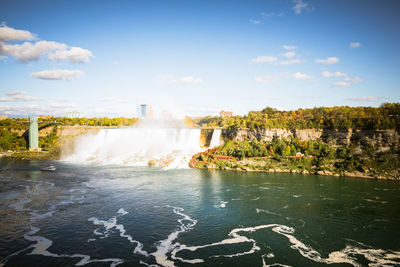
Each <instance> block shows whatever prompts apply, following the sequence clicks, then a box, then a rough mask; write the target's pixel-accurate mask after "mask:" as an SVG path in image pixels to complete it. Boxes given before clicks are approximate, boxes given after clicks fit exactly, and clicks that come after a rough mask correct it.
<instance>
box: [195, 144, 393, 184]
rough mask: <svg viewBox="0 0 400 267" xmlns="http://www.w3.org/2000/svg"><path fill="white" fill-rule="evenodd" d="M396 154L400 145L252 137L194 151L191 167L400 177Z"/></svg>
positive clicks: (388, 177)
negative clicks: (362, 146)
mask: <svg viewBox="0 0 400 267" xmlns="http://www.w3.org/2000/svg"><path fill="white" fill-rule="evenodd" d="M399 153H400V148H399V147H392V148H391V149H390V150H389V151H380V150H379V148H375V147H372V146H369V147H366V148H365V149H360V148H357V147H355V146H335V145H332V144H329V143H324V142H322V141H301V140H298V139H296V138H291V139H279V138H273V140H272V141H270V142H266V141H258V140H257V139H253V140H252V141H227V142H226V143H225V144H224V145H222V146H220V147H217V148H214V149H210V150H207V151H205V152H202V153H199V154H196V155H194V156H193V158H192V159H191V161H190V167H193V168H207V169H223V170H239V171H262V172H292V173H304V174H310V173H313V174H321V175H336V176H356V177H367V178H385V179H400V158H399V156H398V155H399Z"/></svg>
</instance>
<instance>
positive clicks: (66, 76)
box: [31, 70, 84, 81]
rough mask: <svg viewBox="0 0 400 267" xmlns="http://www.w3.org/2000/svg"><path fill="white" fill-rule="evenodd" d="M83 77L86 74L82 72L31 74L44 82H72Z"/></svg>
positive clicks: (67, 71)
mask: <svg viewBox="0 0 400 267" xmlns="http://www.w3.org/2000/svg"><path fill="white" fill-rule="evenodd" d="M83 75H84V73H83V72H82V71H80V70H44V71H39V72H34V73H31V77H35V78H39V79H43V80H64V81H71V80H74V79H76V78H79V77H81V76H83Z"/></svg>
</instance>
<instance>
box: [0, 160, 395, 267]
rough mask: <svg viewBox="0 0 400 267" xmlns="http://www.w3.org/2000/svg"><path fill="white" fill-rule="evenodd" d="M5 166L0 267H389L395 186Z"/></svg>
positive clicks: (201, 172)
mask: <svg viewBox="0 0 400 267" xmlns="http://www.w3.org/2000/svg"><path fill="white" fill-rule="evenodd" d="M40 164H41V163H39V162H33V161H32V162H29V163H26V162H25V163H23V162H21V163H13V164H7V163H6V162H2V172H1V174H0V185H1V187H0V211H1V217H0V258H1V260H0V266H3V265H4V266H74V265H78V266H82V265H86V266H116V265H118V266H146V265H147V266H148V265H151V266H324V265H328V264H333V265H332V266H352V265H353V266H367V265H368V264H369V265H370V266H384V265H386V266H396V265H400V231H399V229H398V227H399V226H400V208H399V204H400V184H399V183H397V182H392V181H377V180H367V179H356V178H337V177H325V176H313V175H291V174H263V173H240V172H228V171H208V170H194V169H175V170H163V169H160V168H148V167H122V166H99V165H77V164H70V163H66V162H54V163H53V164H55V165H56V166H57V171H56V172H54V173H51V172H41V171H40Z"/></svg>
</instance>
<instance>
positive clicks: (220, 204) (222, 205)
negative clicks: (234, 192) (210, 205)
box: [214, 201, 228, 209]
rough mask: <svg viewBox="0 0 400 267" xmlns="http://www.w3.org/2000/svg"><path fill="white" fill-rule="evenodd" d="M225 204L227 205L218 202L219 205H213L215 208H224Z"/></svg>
mask: <svg viewBox="0 0 400 267" xmlns="http://www.w3.org/2000/svg"><path fill="white" fill-rule="evenodd" d="M226 204H228V201H220V202H219V204H217V205H214V207H216V208H222V209H223V208H226Z"/></svg>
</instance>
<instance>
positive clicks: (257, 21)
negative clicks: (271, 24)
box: [249, 19, 261, 25]
mask: <svg viewBox="0 0 400 267" xmlns="http://www.w3.org/2000/svg"><path fill="white" fill-rule="evenodd" d="M249 21H250V23H253V24H256V25H257V24H260V23H261V20H256V19H249Z"/></svg>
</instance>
